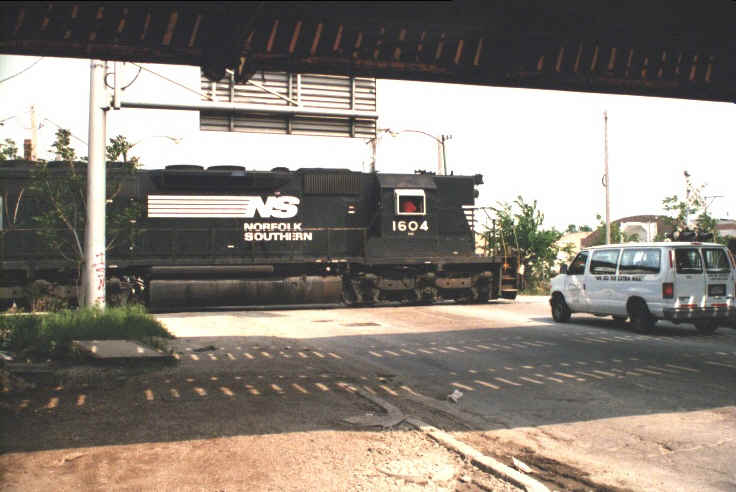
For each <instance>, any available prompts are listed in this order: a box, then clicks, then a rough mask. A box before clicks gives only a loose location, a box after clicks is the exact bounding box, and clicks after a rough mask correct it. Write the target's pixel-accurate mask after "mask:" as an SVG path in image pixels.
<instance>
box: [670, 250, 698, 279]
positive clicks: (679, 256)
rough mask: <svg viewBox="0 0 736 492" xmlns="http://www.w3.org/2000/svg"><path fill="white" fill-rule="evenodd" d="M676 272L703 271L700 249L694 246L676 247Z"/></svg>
mask: <svg viewBox="0 0 736 492" xmlns="http://www.w3.org/2000/svg"><path fill="white" fill-rule="evenodd" d="M675 262H676V263H677V273H703V264H702V262H701V261H700V251H698V250H697V249H695V248H677V249H676V250H675Z"/></svg>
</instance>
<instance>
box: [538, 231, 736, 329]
mask: <svg viewBox="0 0 736 492" xmlns="http://www.w3.org/2000/svg"><path fill="white" fill-rule="evenodd" d="M735 269H736V261H735V260H734V257H733V256H732V255H731V253H730V252H729V251H728V249H727V248H726V247H724V246H723V245H720V244H716V243H701V242H658V243H626V244H608V245H605V246H594V247H591V248H586V249H583V250H582V251H580V253H579V254H578V255H577V256H576V257H575V259H574V260H573V261H572V263H571V264H570V266H569V268H568V267H567V265H562V268H561V270H560V275H557V276H556V277H554V278H553V279H552V282H551V289H550V299H549V302H550V306H551V308H552V317H553V318H554V320H555V321H557V322H565V321H567V320H569V319H570V315H571V314H572V313H591V314H594V315H596V316H613V318H614V319H617V320H625V319H626V318H629V319H630V320H631V324H632V325H633V327H634V328H635V329H636V330H639V331H648V330H650V329H652V328H653V327H654V325H655V323H656V322H657V320H660V319H664V320H668V321H672V322H674V323H681V322H687V323H693V324H694V325H695V327H696V328H697V329H698V330H699V331H701V332H703V333H713V332H714V331H715V330H716V328H718V326H719V324H720V325H724V324H726V323H727V322H728V321H733V320H734V318H736V301H735V300H734V296H735V295H736V285H735V284H734V282H736V273H735Z"/></svg>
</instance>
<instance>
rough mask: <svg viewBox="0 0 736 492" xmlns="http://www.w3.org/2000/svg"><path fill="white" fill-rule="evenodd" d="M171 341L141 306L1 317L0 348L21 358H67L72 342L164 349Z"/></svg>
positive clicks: (164, 330)
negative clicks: (115, 342) (125, 343)
mask: <svg viewBox="0 0 736 492" xmlns="http://www.w3.org/2000/svg"><path fill="white" fill-rule="evenodd" d="M171 338H174V336H173V335H171V333H169V332H168V331H166V329H165V328H164V327H163V325H161V323H159V322H158V321H157V320H156V319H155V318H154V317H153V316H151V315H150V314H148V313H147V312H146V311H145V309H144V308H143V307H141V306H126V307H116V308H108V309H105V310H101V309H98V308H84V309H77V310H63V311H59V312H56V313H49V314H31V315H27V314H26V315H8V316H0V347H1V348H2V349H3V350H10V351H12V352H15V353H16V354H18V355H19V356H20V357H27V356H32V357H51V358H63V357H67V356H69V355H71V354H72V344H71V342H72V340H136V341H140V342H143V343H145V344H147V345H149V346H153V347H154V348H160V349H165V348H166V344H165V342H164V340H165V339H171Z"/></svg>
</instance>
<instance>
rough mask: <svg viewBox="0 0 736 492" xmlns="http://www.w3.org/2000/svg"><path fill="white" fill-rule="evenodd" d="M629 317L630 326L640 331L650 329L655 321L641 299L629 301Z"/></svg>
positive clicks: (644, 331)
mask: <svg viewBox="0 0 736 492" xmlns="http://www.w3.org/2000/svg"><path fill="white" fill-rule="evenodd" d="M629 318H630V319H631V326H632V327H633V328H634V330H635V331H638V332H640V333H647V332H650V331H652V329H654V325H655V324H656V323H657V320H656V318H655V317H654V316H652V313H650V312H649V308H648V307H647V305H646V303H645V302H644V301H642V300H635V301H632V302H631V303H630V305H629Z"/></svg>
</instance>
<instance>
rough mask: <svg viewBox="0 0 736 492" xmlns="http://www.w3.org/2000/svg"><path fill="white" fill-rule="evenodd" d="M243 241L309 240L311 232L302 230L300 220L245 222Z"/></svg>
mask: <svg viewBox="0 0 736 492" xmlns="http://www.w3.org/2000/svg"><path fill="white" fill-rule="evenodd" d="M243 240H244V241H311V240H312V232H307V231H302V223H301V222H246V223H244V224H243Z"/></svg>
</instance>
